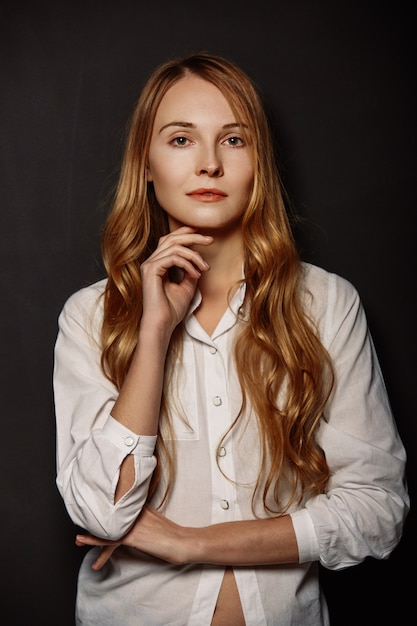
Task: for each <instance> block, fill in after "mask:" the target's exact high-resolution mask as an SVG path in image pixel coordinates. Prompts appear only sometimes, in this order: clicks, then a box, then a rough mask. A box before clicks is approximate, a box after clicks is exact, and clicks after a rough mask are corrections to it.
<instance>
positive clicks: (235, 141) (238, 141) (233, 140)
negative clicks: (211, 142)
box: [226, 137, 244, 147]
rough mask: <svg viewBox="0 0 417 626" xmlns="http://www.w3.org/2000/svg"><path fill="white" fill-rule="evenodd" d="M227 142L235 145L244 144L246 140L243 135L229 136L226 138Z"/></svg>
mask: <svg viewBox="0 0 417 626" xmlns="http://www.w3.org/2000/svg"><path fill="white" fill-rule="evenodd" d="M226 142H227V143H228V144H229V146H233V147H235V146H243V145H244V141H243V139H242V137H228V138H227V139H226Z"/></svg>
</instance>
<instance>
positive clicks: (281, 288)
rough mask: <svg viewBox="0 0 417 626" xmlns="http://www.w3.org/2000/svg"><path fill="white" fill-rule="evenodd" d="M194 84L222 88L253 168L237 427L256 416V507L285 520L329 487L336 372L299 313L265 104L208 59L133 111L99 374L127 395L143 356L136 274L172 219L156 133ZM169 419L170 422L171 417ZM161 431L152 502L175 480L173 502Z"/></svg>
mask: <svg viewBox="0 0 417 626" xmlns="http://www.w3.org/2000/svg"><path fill="white" fill-rule="evenodd" d="M188 74H195V75H197V76H199V77H201V78H202V79H204V80H207V81H209V82H211V83H213V84H214V85H215V86H216V87H218V89H219V90H220V91H221V92H222V93H223V95H224V96H225V97H226V99H227V101H228V102H229V105H230V107H231V109H232V111H233V113H234V114H235V115H236V118H237V119H238V120H239V121H243V122H244V123H245V124H246V125H247V127H248V130H247V132H248V134H249V137H250V146H251V147H252V150H253V163H254V181H253V188H252V192H251V195H250V198H249V202H248V206H247V209H246V211H245V213H244V216H243V223H242V232H243V239H244V282H245V283H246V295H245V308H246V310H247V316H248V323H246V324H243V326H242V331H241V332H240V334H239V336H238V338H237V340H236V344H235V359H236V367H237V372H238V376H239V381H240V385H241V389H242V398H243V402H242V409H241V411H240V413H239V415H238V416H236V420H235V422H234V424H236V422H237V421H238V419H239V418H240V416H241V415H242V413H243V410H244V408H245V407H249V406H250V407H252V409H253V412H254V414H255V415H256V419H257V421H258V427H259V433H260V442H261V451H262V463H261V469H260V473H259V476H258V481H257V483H256V486H255V488H254V492H253V495H254V496H255V494H256V493H257V492H258V491H259V490H261V491H262V498H263V503H264V506H265V508H266V509H267V510H269V511H272V510H274V511H277V512H284V511H285V510H287V509H288V507H289V506H290V504H291V503H294V502H295V501H296V502H301V500H302V499H303V498H304V497H306V496H307V495H309V494H317V493H321V492H323V491H324V489H325V486H326V483H327V481H328V477H329V470H328V466H327V463H326V460H325V458H324V455H323V453H322V451H321V449H320V448H319V446H318V444H317V442H316V437H315V435H316V431H317V428H318V425H319V421H320V418H321V416H322V414H323V410H324V406H325V403H326V401H327V399H328V396H329V394H330V392H331V388H332V381H333V375H332V366H331V362H330V359H329V356H328V354H327V352H326V350H325V349H324V347H323V345H322V343H321V341H320V337H319V335H318V332H317V329H316V328H315V327H314V324H313V323H312V321H311V320H310V319H309V318H308V316H307V315H306V313H305V307H303V303H302V296H301V294H300V283H301V274H302V264H301V261H300V258H299V254H298V251H297V247H296V244H295V241H294V237H293V233H292V230H291V224H290V221H289V219H288V214H287V207H286V203H285V200H284V191H283V186H282V183H281V180H280V176H279V172H278V168H277V163H276V158H275V151H274V146H273V140H272V133H271V128H270V124H269V120H268V116H267V114H266V109H265V106H264V103H263V100H262V97H261V95H260V93H259V90H258V88H257V86H256V85H255V84H254V83H253V81H252V80H251V79H250V78H249V77H248V76H247V75H246V74H245V73H244V72H243V71H242V70H241V69H240V68H239V67H237V66H236V65H235V64H234V63H233V62H231V61H229V60H227V59H225V58H223V57H219V56H217V55H213V54H209V53H205V52H203V53H199V54H194V55H190V56H187V57H182V58H176V59H172V60H169V61H168V62H166V63H164V64H162V65H161V66H160V67H159V68H157V69H156V71H155V72H154V73H153V74H152V75H151V76H150V78H149V80H148V82H147V83H146V85H145V87H144V89H143V90H142V93H141V95H140V98H139V100H138V102H137V105H136V107H135V109H134V112H133V115H132V119H131V122H130V126H129V132H128V135H127V140H126V148H125V152H124V158H123V161H122V166H121V173H120V177H119V182H118V186H117V189H116V192H115V198H114V203H113V207H112V210H111V211H110V213H109V215H108V218H107V220H106V222H105V225H104V228H103V232H102V256H103V262H104V265H105V268H106V271H107V276H108V281H107V286H106V290H105V293H104V320H103V326H102V337H101V339H102V368H103V371H104V372H105V374H106V375H107V376H108V378H109V379H110V380H111V381H112V382H113V383H114V384H115V385H116V386H117V387H118V388H120V387H121V386H122V384H123V381H124V379H125V376H126V374H127V371H128V369H129V366H130V363H131V360H132V356H133V352H134V350H135V347H136V344H137V337H138V328H139V324H140V320H141V315H142V296H141V293H142V290H141V276H140V265H141V263H142V262H143V261H144V260H145V259H146V258H148V256H149V255H150V254H151V253H152V252H153V251H154V250H155V248H156V246H157V244H158V240H159V238H160V237H161V236H162V235H164V234H166V233H167V232H168V223H167V219H166V215H165V213H164V211H163V210H162V209H161V207H160V206H159V204H158V202H157V200H156V197H155V194H154V191H153V185H152V184H151V183H148V182H147V176H146V169H147V160H148V154H149V145H150V141H151V134H152V129H153V123H154V119H155V115H156V111H157V109H158V106H159V104H160V102H161V100H162V98H163V97H164V95H165V94H166V92H167V91H168V89H169V88H170V87H172V85H174V84H175V83H176V82H177V81H179V80H180V79H181V78H182V77H184V76H186V75H188ZM181 331H182V324H180V325H179V327H177V329H176V331H175V332H174V334H173V337H172V340H171V344H170V353H169V356H168V359H171V360H172V359H173V358H178V355H179V354H180V347H181V336H182V332H181ZM167 369H168V368H167ZM284 388H285V394H284V400H282V396H283V394H282V393H280V391H282V389H284ZM167 389H169V385H165V391H164V395H163V398H162V408H163V409H164V407H165V408H167V407H169V397H168V395H169V394H168V391H167ZM278 398H280V401H279V402H278ZM162 414H163V415H165V416H167V415H169V410H166V411H165V410H163V412H162ZM166 419H168V418H166ZM162 431H163V429H161V428H160V432H159V436H158V443H157V448H156V454H157V458H158V464H157V468H156V470H155V472H154V475H153V479H152V483H151V489H150V497H151V496H152V495H153V494H154V493H155V491H156V488H157V486H158V484H159V482H160V480H161V475H162V474H161V472H162V469H163V470H164V475H165V473H167V475H168V480H167V482H166V484H167V487H166V490H165V497H166V496H167V494H168V493H169V488H170V485H171V484H172V480H173V475H174V472H175V449H172V446H171V445H168V444H167V441H166V440H165V439H164V436H163V432H162ZM162 459H163V463H161V460H162ZM162 465H163V468H162ZM288 476H290V481H291V482H290V484H291V496H290V498H289V500H288V499H287V501H286V503H282V502H280V498H279V486H280V481H281V479H284V477H285V479H286V480H288ZM261 477H263V478H262V479H261ZM271 490H272V493H273V495H274V501H275V503H276V508H275V507H274V508H273V509H271V507H270V505H267V495H268V493H270V492H271Z"/></svg>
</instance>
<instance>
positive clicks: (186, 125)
mask: <svg viewBox="0 0 417 626" xmlns="http://www.w3.org/2000/svg"><path fill="white" fill-rule="evenodd" d="M170 126H178V127H180V128H196V125H195V124H193V123H192V122H169V124H165V125H164V126H162V128H160V129H159V134H160V133H162V131H163V130H164V129H165V128H169V127H170ZM222 128H223V130H228V129H231V128H248V125H247V124H243V123H240V122H231V123H230V124H223V126H222Z"/></svg>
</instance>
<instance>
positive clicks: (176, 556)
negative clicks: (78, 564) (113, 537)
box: [75, 505, 192, 570]
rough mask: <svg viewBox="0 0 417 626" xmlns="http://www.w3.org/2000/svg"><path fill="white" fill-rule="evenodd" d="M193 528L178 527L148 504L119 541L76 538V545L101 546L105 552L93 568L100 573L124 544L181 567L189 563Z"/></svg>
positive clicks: (89, 536)
mask: <svg viewBox="0 0 417 626" xmlns="http://www.w3.org/2000/svg"><path fill="white" fill-rule="evenodd" d="M190 532H192V529H191V528H190V529H188V528H186V527H184V526H179V525H178V524H175V523H174V522H172V521H171V520H169V519H168V518H167V517H165V516H164V515H162V514H161V513H159V512H158V511H156V510H155V509H153V508H152V507H150V506H148V505H146V506H145V507H144V508H143V509H142V512H141V514H140V515H139V516H138V518H137V520H136V522H135V523H134V525H133V526H132V528H131V529H130V531H129V532H128V533H127V534H126V535H125V536H124V537H123V538H122V539H121V540H120V541H108V540H106V539H100V538H99V537H95V536H94V535H90V534H85V535H77V537H76V540H75V543H76V545H77V546H101V547H102V548H103V549H102V551H101V553H100V555H99V557H98V558H97V559H96V561H95V562H94V563H93V565H92V568H93V569H94V570H99V569H101V568H102V567H103V565H104V564H105V563H106V562H107V561H108V560H109V558H110V557H111V555H112V554H113V552H114V551H115V550H116V548H118V547H119V546H121V545H125V546H129V547H131V548H136V549H137V550H141V551H143V552H147V553H148V554H152V555H153V556H155V557H157V558H159V559H163V560H164V561H168V562H169V563H174V564H177V565H179V564H182V563H185V562H186V556H185V546H186V544H187V541H186V540H187V538H188V534H189V533H190Z"/></svg>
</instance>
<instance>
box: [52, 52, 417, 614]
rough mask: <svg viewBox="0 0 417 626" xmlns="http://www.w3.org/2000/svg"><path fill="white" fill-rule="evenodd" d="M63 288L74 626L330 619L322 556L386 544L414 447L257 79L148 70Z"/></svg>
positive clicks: (185, 66) (404, 501)
mask: <svg viewBox="0 0 417 626" xmlns="http://www.w3.org/2000/svg"><path fill="white" fill-rule="evenodd" d="M102 251H103V260H104V264H105V267H106V271H107V276H106V278H105V279H103V280H102V281H100V282H99V283H97V284H95V285H92V286H90V287H87V288H85V289H82V290H81V291H79V292H77V293H76V294H74V295H73V296H71V297H70V298H69V300H68V302H67V303H66V304H65V306H64V309H63V311H62V313H61V316H60V319H59V333H58V338H57V343H56V349H55V372H54V385H55V398H56V419H57V441H58V453H57V457H58V461H57V462H58V473H57V484H58V488H59V490H60V493H61V495H62V497H63V499H64V501H65V505H66V507H67V510H68V512H69V514H70V516H71V518H72V520H73V521H74V523H75V524H77V525H78V526H80V527H81V528H83V529H85V531H86V533H85V534H80V535H78V536H77V539H76V543H77V545H80V546H81V545H84V546H85V545H90V546H96V547H95V548H94V549H92V550H90V551H88V552H87V554H86V556H85V558H84V561H83V564H82V566H81V570H80V574H79V582H78V592H77V623H78V624H83V625H85V624H88V625H93V624H97V625H100V626H103V625H104V624H114V625H116V624H117V626H122V625H125V624H126V625H128V624H129V625H130V624H135V625H138V624H141V625H142V624H144V625H145V626H153V625H164V626H165V625H167V624H172V625H183V624H187V625H189V626H190V625H197V626H204V625H210V624H211V625H213V626H214V625H216V626H223V625H226V624H227V625H228V626H240V625H242V624H246V625H247V626H250V625H254V626H259V625H260V624H271V625H277V624H279V625H280V626H284V625H286V624H300V625H302V626H307V625H310V624H311V625H316V626H319V625H326V624H328V623H329V618H328V613H327V608H326V602H325V599H324V598H323V597H322V593H321V590H320V587H319V581H318V563H319V562H320V563H322V565H323V566H324V567H327V568H330V569H340V568H344V567H349V566H352V565H355V564H356V563H360V562H361V561H363V560H364V559H365V558H366V557H367V556H371V557H374V558H377V559H383V558H387V557H388V556H389V554H390V553H391V551H392V550H393V549H394V547H395V546H396V545H397V544H398V542H399V540H400V537H401V533H402V528H403V524H404V520H405V518H406V515H407V512H408V506H409V502H408V494H407V491H406V487H405V452H404V448H403V445H402V443H401V441H400V439H399V436H398V433H397V431H396V427H395V423H394V420H393V417H392V414H391V411H390V407H389V401H388V398H387V395H386V390H385V387H384V383H383V379H382V375H381V372H380V369H379V365H378V361H377V357H376V355H375V352H374V348H373V345H372V340H371V338H370V336H369V332H368V329H367V325H366V319H365V315H364V311H363V308H362V305H361V302H360V300H359V298H358V295H357V292H356V291H355V289H354V288H353V287H352V286H351V285H350V284H349V283H348V282H347V281H346V280H344V279H342V278H340V277H338V276H336V275H334V274H330V273H328V272H326V271H324V270H323V269H320V268H318V267H315V266H312V265H309V264H306V263H303V262H301V261H300V259H299V256H298V254H297V250H296V246H295V244H294V240H293V237H292V234H291V229H290V225H289V222H288V218H287V215H286V211H285V206H284V201H283V194H282V190H281V186H280V182H279V175H278V172H277V169H276V164H275V161H274V156H273V146H272V141H271V134H270V130H269V127H268V122H267V119H266V116H265V112H264V108H263V105H262V101H261V98H260V96H259V95H258V92H257V89H256V88H255V87H254V85H253V84H252V82H251V81H250V79H249V78H248V77H247V76H246V75H245V74H244V73H243V72H242V71H241V70H240V69H239V68H237V67H236V66H235V65H234V64H232V63H230V62H229V61H227V60H226V59H223V58H220V57H218V56H215V55H210V54H205V53H204V54H197V55H192V56H190V57H187V58H183V59H175V60H172V61H169V62H167V63H165V64H164V65H162V66H161V67H159V68H157V70H156V71H155V72H154V74H153V75H152V76H151V77H150V79H149V81H148V83H147V84H146V86H145V88H144V89H143V92H142V95H141V97H140V99H139V101H138V104H137V106H136V109H135V112H134V115H133V118H132V122H131V127H130V132H129V135H128V139H127V145H126V151H125V156H124V161H123V165H122V171H121V175H120V181H119V185H118V189H117V192H116V194H115V200H114V205H113V208H112V211H111V212H110V214H109V217H108V219H107V222H106V224H105V228H104V231H103V238H102Z"/></svg>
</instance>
